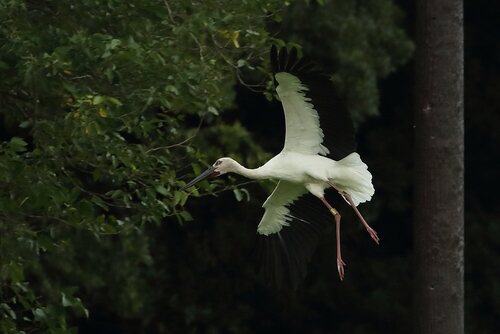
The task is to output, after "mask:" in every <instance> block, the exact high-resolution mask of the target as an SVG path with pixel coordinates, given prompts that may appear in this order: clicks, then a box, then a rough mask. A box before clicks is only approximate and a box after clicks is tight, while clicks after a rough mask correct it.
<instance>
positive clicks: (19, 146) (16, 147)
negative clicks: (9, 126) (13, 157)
mask: <svg viewBox="0 0 500 334" xmlns="http://www.w3.org/2000/svg"><path fill="white" fill-rule="evenodd" d="M26 145H28V144H27V143H26V142H25V141H24V140H23V139H21V138H19V137H12V138H11V140H10V142H9V147H10V148H11V150H13V151H14V152H24V151H26Z"/></svg>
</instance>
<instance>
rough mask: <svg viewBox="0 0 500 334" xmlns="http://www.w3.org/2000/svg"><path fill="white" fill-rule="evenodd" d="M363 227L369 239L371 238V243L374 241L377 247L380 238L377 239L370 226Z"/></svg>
mask: <svg viewBox="0 0 500 334" xmlns="http://www.w3.org/2000/svg"><path fill="white" fill-rule="evenodd" d="M365 227H366V231H367V232H368V234H369V235H370V237H372V239H373V241H375V242H376V243H377V245H379V244H380V238H379V237H378V234H377V232H376V231H375V230H374V229H372V228H371V227H370V226H365Z"/></svg>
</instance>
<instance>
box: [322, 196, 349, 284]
mask: <svg viewBox="0 0 500 334" xmlns="http://www.w3.org/2000/svg"><path fill="white" fill-rule="evenodd" d="M320 199H321V201H322V202H323V204H324V205H325V206H326V207H327V208H328V210H330V212H331V213H332V215H333V217H334V218H335V227H336V229H335V231H336V235H337V270H338V272H339V277H340V280H341V281H342V280H343V279H344V266H345V265H346V264H345V262H344V261H343V260H342V254H341V253H340V213H339V212H338V211H337V210H336V209H335V208H333V207H332V206H331V205H330V203H328V202H327V201H326V199H325V198H324V197H320Z"/></svg>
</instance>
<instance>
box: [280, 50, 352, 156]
mask: <svg viewBox="0 0 500 334" xmlns="http://www.w3.org/2000/svg"><path fill="white" fill-rule="evenodd" d="M271 66H272V70H273V75H274V78H275V79H276V81H277V82H278V86H277V87H276V91H277V93H278V96H279V98H280V100H281V103H282V104H283V110H284V112H285V123H286V135H285V144H284V147H283V151H292V152H298V153H304V154H322V155H325V156H329V157H330V158H332V159H335V160H340V159H342V158H344V157H346V156H347V155H349V154H350V153H352V152H354V151H355V150H356V143H355V140H354V128H353V124H352V120H351V116H350V114H349V112H348V110H346V108H345V105H344V104H343V103H342V102H341V100H340V98H339V97H338V96H337V95H336V90H335V89H334V87H333V83H332V82H331V80H330V79H329V78H328V77H327V76H326V75H323V74H321V73H320V72H319V71H318V70H317V69H315V68H314V67H313V66H312V65H311V64H308V63H307V62H306V61H304V59H303V58H301V59H299V58H298V56H297V49H295V48H292V49H291V50H290V53H288V51H287V49H286V48H281V50H280V51H279V53H278V51H277V49H276V47H275V46H274V45H273V46H272V48H271Z"/></svg>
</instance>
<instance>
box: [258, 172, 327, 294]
mask: <svg viewBox="0 0 500 334" xmlns="http://www.w3.org/2000/svg"><path fill="white" fill-rule="evenodd" d="M263 207H264V208H265V210H266V211H265V213H264V216H263V217H262V220H261V221H260V223H259V226H258V229H257V232H258V233H259V234H260V236H259V245H258V248H259V255H260V256H259V257H260V261H259V262H260V263H261V264H262V267H261V269H262V273H263V274H264V279H265V280H266V282H267V283H269V284H270V285H272V286H274V287H282V286H291V287H292V288H294V289H295V288H297V286H298V284H299V283H300V281H301V280H302V279H303V278H304V277H305V275H306V270H307V265H308V263H309V261H310V260H311V257H312V254H313V252H314V250H315V248H316V246H317V244H318V241H319V239H320V237H321V236H322V235H323V234H324V233H325V231H326V230H328V229H329V228H331V227H332V223H331V221H332V217H331V216H330V215H329V213H328V210H325V208H324V207H322V204H321V202H320V201H319V200H318V199H317V198H316V197H314V196H313V195H311V194H310V193H309V192H308V191H307V190H306V189H305V187H304V186H302V185H300V184H294V183H290V182H286V181H280V182H279V183H278V185H277V187H276V188H275V189H274V191H273V193H272V194H271V195H270V196H269V198H268V199H267V200H266V201H265V202H264V205H263Z"/></svg>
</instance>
